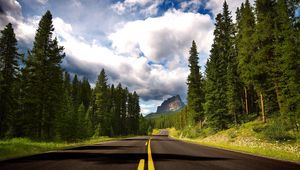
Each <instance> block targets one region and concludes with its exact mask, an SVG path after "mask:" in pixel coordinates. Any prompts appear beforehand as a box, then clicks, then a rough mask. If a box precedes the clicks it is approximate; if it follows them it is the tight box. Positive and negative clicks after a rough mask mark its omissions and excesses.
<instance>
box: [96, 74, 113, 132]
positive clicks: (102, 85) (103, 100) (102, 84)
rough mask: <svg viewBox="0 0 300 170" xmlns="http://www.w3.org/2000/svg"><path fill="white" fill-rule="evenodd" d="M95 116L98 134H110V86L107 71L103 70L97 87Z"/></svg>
mask: <svg viewBox="0 0 300 170" xmlns="http://www.w3.org/2000/svg"><path fill="white" fill-rule="evenodd" d="M94 93H95V105H96V110H95V115H96V122H97V123H96V126H97V128H98V129H96V134H99V135H108V134H109V132H110V128H109V127H110V123H111V119H110V115H109V108H108V104H109V103H108V100H107V96H108V85H107V77H106V74H105V70H104V69H102V70H101V72H100V74H99V76H98V80H97V83H96V87H95V92H94Z"/></svg>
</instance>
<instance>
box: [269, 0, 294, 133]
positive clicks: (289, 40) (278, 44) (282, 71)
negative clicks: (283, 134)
mask: <svg viewBox="0 0 300 170" xmlns="http://www.w3.org/2000/svg"><path fill="white" fill-rule="evenodd" d="M275 9H276V18H275V21H274V22H275V29H274V35H275V42H274V49H275V56H276V60H275V61H276V64H277V66H278V67H276V69H277V71H276V73H277V77H276V78H274V80H275V82H277V84H276V83H275V85H277V87H276V86H275V87H276V89H277V100H278V104H279V106H280V107H279V108H280V112H281V115H282V116H288V117H289V118H290V120H292V123H293V125H295V127H297V122H298V121H299V116H298V117H297V115H300V104H299V103H300V93H299V89H300V78H299V75H300V68H299V64H300V59H299V53H297V51H298V52H299V44H300V43H299V40H298V39H297V38H295V37H297V31H296V29H295V28H294V27H293V18H290V16H289V8H288V5H287V2H286V1H284V0H278V1H277V4H276V6H275ZM297 128H298V127H297Z"/></svg>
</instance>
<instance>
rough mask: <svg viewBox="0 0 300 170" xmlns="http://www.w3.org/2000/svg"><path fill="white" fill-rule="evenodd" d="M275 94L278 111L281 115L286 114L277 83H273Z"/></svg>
mask: <svg viewBox="0 0 300 170" xmlns="http://www.w3.org/2000/svg"><path fill="white" fill-rule="evenodd" d="M275 93H276V98H277V103H278V106H279V111H280V113H281V114H282V113H284V112H286V107H285V105H284V103H283V102H284V99H283V96H282V94H281V89H280V88H279V86H278V83H277V82H276V83H275Z"/></svg>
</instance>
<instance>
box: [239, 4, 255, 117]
mask: <svg viewBox="0 0 300 170" xmlns="http://www.w3.org/2000/svg"><path fill="white" fill-rule="evenodd" d="M237 22H238V34H237V49H238V50H237V51H238V52H237V59H238V66H237V67H238V68H237V69H238V74H239V77H240V79H241V81H242V82H243V86H244V97H243V98H244V99H243V103H244V112H245V113H247V114H248V113H249V112H254V111H255V106H254V100H251V99H252V98H254V95H255V94H254V93H253V92H254V86H253V72H254V70H253V69H254V66H253V55H254V46H253V35H254V33H255V17H254V13H253V11H252V7H251V5H250V3H249V0H246V2H245V5H244V4H242V6H241V10H240V19H239V20H238V21H237Z"/></svg>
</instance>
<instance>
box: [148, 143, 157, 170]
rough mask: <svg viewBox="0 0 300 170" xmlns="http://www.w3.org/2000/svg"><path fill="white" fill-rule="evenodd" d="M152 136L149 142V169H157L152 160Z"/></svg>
mask: <svg viewBox="0 0 300 170" xmlns="http://www.w3.org/2000/svg"><path fill="white" fill-rule="evenodd" d="M150 142H151V138H150V139H149V142H148V170H155V168H154V163H153V160H152V154H151V147H150Z"/></svg>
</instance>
